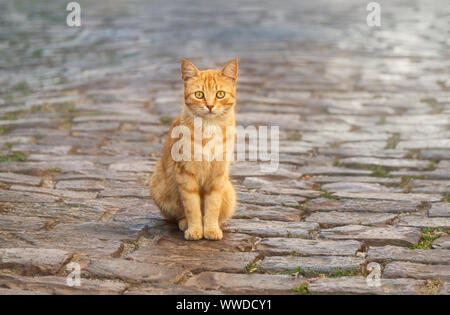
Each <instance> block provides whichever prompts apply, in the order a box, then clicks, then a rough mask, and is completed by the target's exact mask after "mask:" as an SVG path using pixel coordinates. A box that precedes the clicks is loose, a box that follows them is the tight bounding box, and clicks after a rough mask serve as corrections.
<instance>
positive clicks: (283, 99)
mask: <svg viewBox="0 0 450 315" xmlns="http://www.w3.org/2000/svg"><path fill="white" fill-rule="evenodd" d="M56 2H57V1H56V0H49V1H46V2H45V4H43V2H42V1H40V2H39V3H37V2H30V3H29V4H28V5H27V6H22V5H20V3H16V2H14V1H6V2H4V1H3V2H1V3H0V24H1V25H2V28H1V29H0V38H2V43H4V44H1V45H0V55H1V56H2V58H0V68H1V69H2V71H1V72H0V83H1V84H0V294H8V293H9V294H32V293H39V294H129V295H133V294H177V295H181V294H273V293H277V294H293V293H298V294H305V293H306V294H316V293H319V294H448V292H449V291H448V288H449V285H448V283H449V282H448V261H449V259H448V258H449V257H448V254H447V251H448V249H449V248H450V238H449V237H450V236H449V234H448V229H449V226H450V223H449V221H448V219H449V206H448V205H449V193H450V188H449V187H450V184H449V183H450V142H449V138H450V132H449V126H450V118H449V117H450V116H449V114H450V83H449V80H448V73H446V72H445V70H444V69H447V68H449V67H450V61H449V58H448V53H447V51H448V38H447V37H448V36H447V35H448V33H449V31H450V26H449V24H448V23H446V22H447V21H446V20H445V18H446V16H448V14H445V13H446V8H447V7H448V5H447V2H445V1H444V0H436V1H433V3H429V4H427V5H426V6H424V5H418V4H415V3H410V2H405V1H390V2H389V4H382V10H381V12H382V21H383V27H382V28H371V27H368V26H367V24H366V15H367V11H366V7H365V4H361V3H360V2H358V1H356V0H351V1H350V0H349V1H339V2H332V3H330V2H329V1H324V0H318V1H314V2H301V3H300V2H298V1H291V0H286V1H281V2H274V1H268V0H262V1H260V2H258V6H254V5H252V4H249V3H241V2H239V3H238V2H236V1H231V2H230V3H227V9H226V10H225V11H224V10H221V9H220V8H222V6H223V3H220V2H219V1H217V0H212V1H208V2H207V3H206V2H204V1H200V2H198V1H196V2H195V3H194V1H192V0H182V1H177V2H168V1H162V0H155V1H145V0H133V1H132V3H130V2H118V1H115V2H114V5H113V6H110V7H109V8H108V19H105V14H106V13H105V12H106V11H105V5H104V4H103V3H100V2H98V1H97V2H96V1H84V2H82V4H81V6H82V11H83V12H84V13H83V14H82V27H81V28H77V27H74V28H70V27H67V25H66V23H65V20H66V14H67V11H66V10H65V8H64V7H61V6H60V4H56ZM59 7H60V8H61V10H58V9H57V8H59ZM199 7H201V8H202V9H201V10H200V11H199V10H198V8H199ZM412 8H414V10H412ZM180 12H183V14H182V16H183V18H180ZM399 12H401V13H402V14H407V15H408V19H406V20H405V19H401V18H400V17H399V16H400V15H399ZM331 17H332V20H333V23H331V24H330V18H331ZM225 20H226V21H227V23H226V26H225V24H224V23H222V22H223V21H225ZM125 26H126V27H125ZM37 29H38V30H39V32H37V31H36V30H37ZM24 47H25V48H24ZM374 47H376V49H374ZM205 52H207V53H205ZM235 56H236V57H238V58H239V63H240V68H239V72H240V73H239V80H238V97H237V100H238V101H237V106H236V108H237V114H236V120H237V122H238V124H239V125H242V126H252V125H256V127H258V126H260V125H261V126H269V127H270V126H278V127H279V144H280V146H279V155H278V157H279V161H278V162H279V165H278V169H277V170H276V171H275V172H267V171H265V170H264V169H263V168H262V166H264V165H267V161H262V159H261V156H259V157H258V158H257V159H256V160H249V159H246V160H245V161H234V163H232V166H231V168H230V173H231V176H230V179H231V181H232V183H233V184H234V186H235V189H236V191H237V195H238V205H237V210H236V213H235V216H234V218H233V219H231V220H229V221H228V222H227V223H226V225H224V227H223V230H224V238H223V240H221V241H218V242H210V241H207V240H201V241H198V242H188V241H185V240H184V238H183V234H182V233H181V232H180V231H178V229H177V227H176V226H175V225H173V224H169V223H167V222H165V221H164V220H163V218H162V217H161V215H160V213H159V210H158V208H157V207H156V205H155V204H154V203H153V202H152V201H151V198H150V193H149V189H148V186H149V179H150V176H151V175H152V173H153V171H154V168H155V165H156V161H157V160H158V159H159V157H160V155H161V150H162V146H163V143H164V139H165V137H166V134H167V131H168V130H169V127H170V124H171V122H172V121H173V119H174V118H175V117H176V116H177V115H178V113H179V111H180V108H181V106H182V102H183V92H182V83H181V81H180V74H179V61H180V59H181V58H189V59H191V60H192V61H193V62H194V63H195V64H196V65H198V66H199V68H201V69H206V68H218V67H220V66H221V65H222V64H223V62H225V61H226V60H228V59H230V58H232V57H235ZM258 140H261V139H260V137H258ZM249 142H250V143H249V144H248V148H247V151H248V152H254V151H255V150H257V146H255V144H252V143H251V141H249ZM430 235H431V236H430ZM436 235H439V236H440V237H438V238H436V237H435V236H436ZM413 248H414V249H413ZM70 262H75V263H79V264H80V267H81V274H82V285H81V287H69V286H67V284H66V276H67V275H68V271H67V270H66V269H65V267H66V266H67V264H68V263H70ZM369 262H376V263H379V264H380V266H381V270H382V271H383V274H382V282H381V286H380V287H371V286H369V285H367V283H366V281H365V278H364V277H363V275H365V274H366V267H367V264H368V263H369ZM302 275H303V276H302ZM292 289H294V290H292Z"/></svg>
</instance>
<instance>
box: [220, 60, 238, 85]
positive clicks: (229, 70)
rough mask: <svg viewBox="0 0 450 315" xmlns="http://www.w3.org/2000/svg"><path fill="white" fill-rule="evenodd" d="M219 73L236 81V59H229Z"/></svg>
mask: <svg viewBox="0 0 450 315" xmlns="http://www.w3.org/2000/svg"><path fill="white" fill-rule="evenodd" d="M221 73H222V75H223V76H225V77H227V78H229V79H232V80H234V81H236V80H237V76H238V61H237V58H234V59H231V60H230V61H228V62H227V63H226V65H225V66H223V68H222V70H221Z"/></svg>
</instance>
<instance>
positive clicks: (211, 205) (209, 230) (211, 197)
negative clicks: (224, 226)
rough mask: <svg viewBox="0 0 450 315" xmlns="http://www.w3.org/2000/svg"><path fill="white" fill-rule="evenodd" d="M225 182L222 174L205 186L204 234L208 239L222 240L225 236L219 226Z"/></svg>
mask: <svg viewBox="0 0 450 315" xmlns="http://www.w3.org/2000/svg"><path fill="white" fill-rule="evenodd" d="M224 182H225V178H224V177H223V176H220V177H217V178H216V179H214V180H213V181H212V182H211V183H210V184H209V185H208V186H207V187H205V188H204V192H205V193H204V195H203V196H204V205H205V215H204V217H203V236H204V237H205V238H206V239H208V240H221V239H222V237H223V233H222V230H221V229H220V226H219V216H220V208H221V205H222V193H223V191H222V190H223V184H224Z"/></svg>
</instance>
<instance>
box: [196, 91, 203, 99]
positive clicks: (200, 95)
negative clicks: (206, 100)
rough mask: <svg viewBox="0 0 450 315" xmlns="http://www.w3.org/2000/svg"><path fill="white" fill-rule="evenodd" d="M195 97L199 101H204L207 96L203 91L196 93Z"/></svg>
mask: <svg viewBox="0 0 450 315" xmlns="http://www.w3.org/2000/svg"><path fill="white" fill-rule="evenodd" d="M194 95H195V97H196V98H198V99H202V98H203V97H204V96H205V94H203V92H202V91H197V92H195V93H194Z"/></svg>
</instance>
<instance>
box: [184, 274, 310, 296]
mask: <svg viewBox="0 0 450 315" xmlns="http://www.w3.org/2000/svg"><path fill="white" fill-rule="evenodd" d="M304 283H305V279H303V278H301V277H295V276H292V275H268V274H232V273H221V272H202V273H200V274H198V275H195V276H193V277H192V278H190V279H189V280H188V281H187V282H186V285H187V286H192V287H195V288H200V289H205V290H220V291H222V292H224V293H227V294H293V293H294V292H293V291H292V289H295V288H298V287H299V286H301V285H302V284H304Z"/></svg>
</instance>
